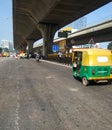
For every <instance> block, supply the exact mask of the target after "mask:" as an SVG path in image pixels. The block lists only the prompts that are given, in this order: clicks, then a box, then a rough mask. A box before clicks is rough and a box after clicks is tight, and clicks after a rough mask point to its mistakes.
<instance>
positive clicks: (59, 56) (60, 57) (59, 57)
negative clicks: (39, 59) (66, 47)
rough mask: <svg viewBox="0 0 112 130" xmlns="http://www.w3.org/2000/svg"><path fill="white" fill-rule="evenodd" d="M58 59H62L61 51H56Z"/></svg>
mask: <svg viewBox="0 0 112 130" xmlns="http://www.w3.org/2000/svg"><path fill="white" fill-rule="evenodd" d="M58 61H59V62H61V61H62V52H61V51H59V52H58Z"/></svg>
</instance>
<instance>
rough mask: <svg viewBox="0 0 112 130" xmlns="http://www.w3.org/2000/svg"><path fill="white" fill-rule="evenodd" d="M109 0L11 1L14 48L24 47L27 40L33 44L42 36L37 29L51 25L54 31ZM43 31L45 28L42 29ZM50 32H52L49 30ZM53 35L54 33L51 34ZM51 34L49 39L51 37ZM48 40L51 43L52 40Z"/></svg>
mask: <svg viewBox="0 0 112 130" xmlns="http://www.w3.org/2000/svg"><path fill="white" fill-rule="evenodd" d="M110 1H111V0H102V1H101V0H94V1H90V0H86V1H84V0H69V1H68V0H58V1H57V0H46V1H43V0H19V1H18V0H13V26H14V27H13V33H14V46H15V48H21V46H26V43H27V42H28V41H27V39H32V40H33V42H35V41H36V40H39V39H40V38H42V37H45V36H43V34H45V33H43V32H45V30H41V28H39V26H38V25H39V24H43V25H44V26H49V25H52V27H51V28H55V27H54V26H56V28H55V30H54V31H55V32H56V30H58V29H60V28H61V27H63V26H65V25H66V24H69V23H70V22H73V21H74V20H76V19H78V18H80V17H81V16H83V15H85V14H87V13H89V12H91V11H93V10H95V9H97V8H99V7H100V6H102V5H105V4H106V3H108V2H110ZM44 29H45V28H44ZM51 31H52V30H51ZM53 34H54V32H53ZM53 34H51V39H52V35H53ZM47 39H48V43H49V41H51V42H52V40H49V38H47Z"/></svg>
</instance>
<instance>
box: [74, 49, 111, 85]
mask: <svg viewBox="0 0 112 130" xmlns="http://www.w3.org/2000/svg"><path fill="white" fill-rule="evenodd" d="M72 73H73V76H74V77H75V78H81V79H82V83H83V85H85V86H87V85H88V84H89V81H96V82H104V81H107V82H109V83H110V82H112V52H111V51H110V50H106V49H97V48H85V49H84V48H81V49H75V48H74V49H73V50H72Z"/></svg>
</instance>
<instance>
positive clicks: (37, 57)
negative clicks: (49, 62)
mask: <svg viewBox="0 0 112 130" xmlns="http://www.w3.org/2000/svg"><path fill="white" fill-rule="evenodd" d="M36 61H37V62H39V61H40V55H39V54H37V55H36Z"/></svg>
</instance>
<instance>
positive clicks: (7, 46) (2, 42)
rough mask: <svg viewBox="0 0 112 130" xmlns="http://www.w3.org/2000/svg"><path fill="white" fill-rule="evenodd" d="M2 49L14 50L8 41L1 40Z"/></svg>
mask: <svg viewBox="0 0 112 130" xmlns="http://www.w3.org/2000/svg"><path fill="white" fill-rule="evenodd" d="M1 47H2V48H8V49H9V50H10V51H13V50H14V47H13V43H12V42H11V41H9V40H2V41H1Z"/></svg>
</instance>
